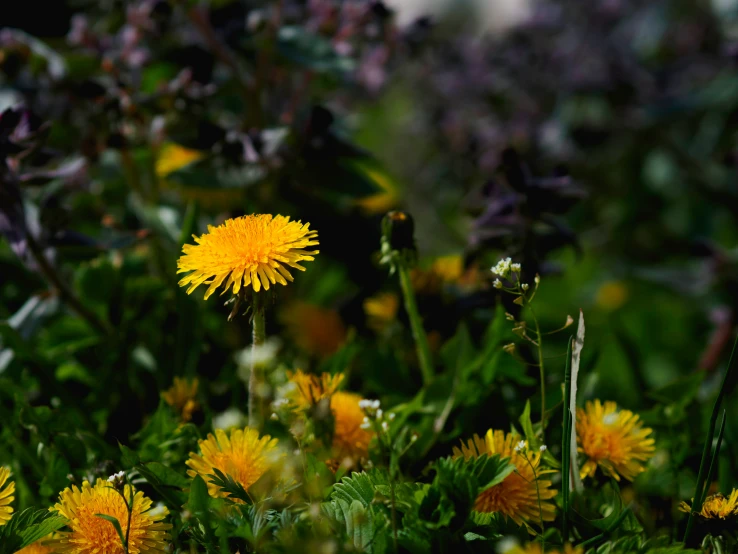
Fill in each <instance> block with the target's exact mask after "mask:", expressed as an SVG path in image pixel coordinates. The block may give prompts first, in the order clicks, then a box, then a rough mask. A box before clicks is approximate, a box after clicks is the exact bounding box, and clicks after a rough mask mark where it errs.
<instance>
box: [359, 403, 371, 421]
mask: <svg viewBox="0 0 738 554" xmlns="http://www.w3.org/2000/svg"><path fill="white" fill-rule="evenodd" d="M371 406H372V401H371V400H367V399H366V398H363V399H361V400H359V408H361V409H362V410H366V409H367V408H371ZM365 419H366V418H365Z"/></svg>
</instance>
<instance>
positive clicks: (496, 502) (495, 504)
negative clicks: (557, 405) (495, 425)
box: [453, 429, 556, 527]
mask: <svg viewBox="0 0 738 554" xmlns="http://www.w3.org/2000/svg"><path fill="white" fill-rule="evenodd" d="M520 441H521V439H520V436H519V435H518V434H516V433H507V434H505V433H504V432H503V431H492V430H491V429H490V430H489V431H487V434H486V435H485V437H484V439H482V438H480V437H479V436H478V435H474V438H473V439H471V440H469V441H468V442H467V443H466V444H464V443H463V442H462V444H461V448H460V449H459V448H456V447H454V449H453V452H454V457H459V456H463V457H464V458H465V459H467V460H468V459H470V458H476V457H479V456H481V455H483V454H487V455H489V456H492V455H495V454H499V455H500V456H501V457H502V458H509V459H510V460H509V461H510V463H511V464H512V465H514V466H515V471H513V472H512V473H511V474H510V475H508V476H507V477H505V479H504V480H503V481H502V482H501V483H498V484H497V485H494V486H492V487H490V488H488V489H486V490H483V491H482V492H480V493H479V496H478V497H477V500H476V502H475V504H474V509H475V510H476V511H478V512H486V513H492V512H497V513H501V514H502V515H504V516H505V518H506V519H507V518H511V519H512V520H513V521H514V522H515V523H517V524H518V525H525V526H526V527H527V526H528V524H529V523H540V520H541V518H543V520H544V521H553V520H554V518H555V517H556V513H555V512H556V508H555V506H554V503H553V502H552V501H551V499H552V498H553V497H554V496H556V491H555V490H553V489H552V488H551V481H549V480H547V479H542V478H541V476H542V475H545V474H548V473H553V471H552V470H547V469H543V468H542V467H540V466H541V453H540V452H531V451H529V450H527V449H525V450H522V451H518V450H516V448H515V447H516V446H517V445H518V443H520ZM526 458H527V459H526ZM539 500H540V510H539Z"/></svg>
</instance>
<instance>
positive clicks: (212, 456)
mask: <svg viewBox="0 0 738 554" xmlns="http://www.w3.org/2000/svg"><path fill="white" fill-rule="evenodd" d="M197 446H198V447H199V449H200V453H201V454H195V453H194V452H190V457H189V459H188V460H187V461H186V462H185V463H186V464H187V466H188V467H190V469H188V470H187V475H189V476H190V477H193V478H194V477H195V476H196V475H199V476H200V477H202V478H203V479H204V480H205V482H206V483H207V485H208V492H209V493H210V496H213V497H220V498H225V497H227V496H228V493H226V492H224V491H222V490H221V488H220V487H218V486H217V485H215V484H213V483H212V479H211V478H210V477H209V475H213V468H217V469H219V470H220V471H222V472H223V473H225V474H226V475H229V476H231V477H232V478H233V479H234V480H235V481H236V482H238V483H239V484H240V485H241V486H242V487H243V488H244V490H246V491H248V490H249V488H250V487H251V485H253V484H254V483H256V482H257V481H258V480H259V479H260V478H261V476H262V475H264V474H265V473H266V472H267V471H268V470H269V469H270V468H271V467H272V465H273V463H274V461H275V459H276V457H277V452H276V448H277V439H272V438H271V437H270V436H269V435H266V436H264V437H262V438H259V432H258V431H256V430H255V429H252V428H250V427H246V428H245V429H233V430H231V431H230V433H226V432H225V431H223V430H222V429H216V430H215V436H213V435H212V434H208V437H207V439H205V440H200V441H198V442H197Z"/></svg>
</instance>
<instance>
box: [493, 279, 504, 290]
mask: <svg viewBox="0 0 738 554" xmlns="http://www.w3.org/2000/svg"><path fill="white" fill-rule="evenodd" d="M492 286H493V287H495V288H496V289H501V288H502V281H500V280H499V279H495V280H494V281H493V282H492Z"/></svg>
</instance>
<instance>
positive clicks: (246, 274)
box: [177, 214, 319, 300]
mask: <svg viewBox="0 0 738 554" xmlns="http://www.w3.org/2000/svg"><path fill="white" fill-rule="evenodd" d="M309 226H310V224H309V223H305V224H303V223H301V222H300V221H290V218H289V217H285V216H282V215H278V216H276V217H273V216H271V215H265V214H260V215H246V216H243V217H238V218H236V219H228V220H226V222H225V223H223V224H222V225H219V226H217V227H213V226H212V225H208V232H207V233H205V234H203V235H202V236H200V237H199V238H198V237H196V236H194V235H193V238H194V239H195V242H196V243H197V244H196V245H193V244H185V245H184V246H183V247H182V252H184V254H183V255H182V256H181V257H180V258H179V261H178V262H177V267H178V268H179V270H178V271H177V273H183V272H187V271H191V272H192V273H190V274H189V275H187V276H186V277H184V278H183V279H182V280H181V281H180V282H179V285H180V286H181V287H184V286H187V294H190V293H191V292H192V291H193V290H195V289H196V288H197V287H198V286H200V285H202V284H207V285H209V286H208V289H207V290H206V291H205V299H206V300H207V299H208V298H209V297H210V295H211V294H213V292H215V289H216V288H218V287H219V286H220V285H221V284H222V283H223V282H224V281H225V285H223V288H224V291H223V292H225V291H226V290H228V289H229V288H230V287H231V286H232V287H233V294H237V293H238V291H239V290H241V286H243V287H244V288H245V287H248V286H249V285H251V286H252V287H253V289H254V291H256V292H259V291H260V290H261V289H262V287H263V288H264V290H269V287H270V284H272V285H273V284H275V283H280V284H282V285H286V284H287V281H292V280H293V278H292V275H291V274H290V272H289V271H288V270H287V269H286V268H285V265H287V266H290V267H293V268H295V269H299V270H300V271H304V270H305V268H304V267H303V266H301V265H300V264H299V263H298V262H300V261H303V260H308V261H310V260H314V259H315V258H314V257H313V254H317V253H318V252H319V251H318V250H305V248H306V247H308V246H314V245H316V244H318V241H317V240H316V239H317V236H318V232H317V231H311V230H310V229H309ZM283 264H284V265H283ZM226 277H227V278H228V279H226Z"/></svg>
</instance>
